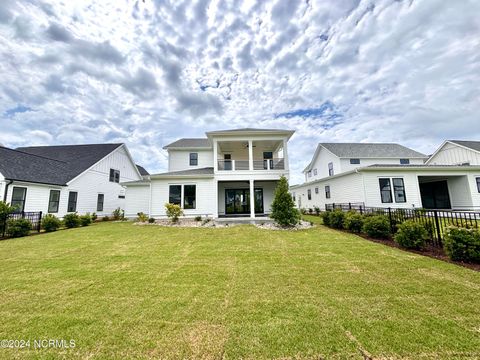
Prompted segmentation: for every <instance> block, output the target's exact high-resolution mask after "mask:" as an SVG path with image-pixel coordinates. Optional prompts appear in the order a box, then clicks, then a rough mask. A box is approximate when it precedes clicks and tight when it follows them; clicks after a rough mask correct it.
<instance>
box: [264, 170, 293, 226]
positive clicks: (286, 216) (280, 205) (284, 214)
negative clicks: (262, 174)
mask: <svg viewBox="0 0 480 360" xmlns="http://www.w3.org/2000/svg"><path fill="white" fill-rule="evenodd" d="M270 217H271V218H272V219H274V220H275V221H276V222H277V223H278V224H279V225H281V226H294V225H296V224H297V223H298V222H299V220H300V213H299V211H298V210H297V209H296V208H295V203H294V202H293V199H292V195H290V193H289V192H288V180H287V178H286V177H285V176H282V177H281V178H280V180H279V181H278V185H277V188H276V189H275V194H274V199H273V202H272V213H271V214H270Z"/></svg>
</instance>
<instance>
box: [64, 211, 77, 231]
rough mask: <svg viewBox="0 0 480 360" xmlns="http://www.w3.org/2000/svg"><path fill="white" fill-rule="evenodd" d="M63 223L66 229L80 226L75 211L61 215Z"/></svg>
mask: <svg viewBox="0 0 480 360" xmlns="http://www.w3.org/2000/svg"><path fill="white" fill-rule="evenodd" d="M63 223H64V225H65V227H66V228H67V229H71V228H76V227H79V226H80V216H78V214H77V213H70V214H67V215H65V216H64V217H63Z"/></svg>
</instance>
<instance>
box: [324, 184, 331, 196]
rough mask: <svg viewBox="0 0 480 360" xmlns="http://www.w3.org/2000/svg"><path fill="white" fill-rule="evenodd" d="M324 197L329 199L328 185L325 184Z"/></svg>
mask: <svg viewBox="0 0 480 360" xmlns="http://www.w3.org/2000/svg"><path fill="white" fill-rule="evenodd" d="M325 198H327V199H330V186H329V185H327V186H325Z"/></svg>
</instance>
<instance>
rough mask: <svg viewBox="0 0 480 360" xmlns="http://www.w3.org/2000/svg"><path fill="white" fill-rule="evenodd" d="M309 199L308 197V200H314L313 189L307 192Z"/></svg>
mask: <svg viewBox="0 0 480 360" xmlns="http://www.w3.org/2000/svg"><path fill="white" fill-rule="evenodd" d="M307 197H308V200H312V190H311V189H308V190H307Z"/></svg>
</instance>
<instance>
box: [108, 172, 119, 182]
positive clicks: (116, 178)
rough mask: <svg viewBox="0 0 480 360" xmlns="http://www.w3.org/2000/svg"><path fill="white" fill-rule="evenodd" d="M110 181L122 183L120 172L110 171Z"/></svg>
mask: <svg viewBox="0 0 480 360" xmlns="http://www.w3.org/2000/svg"><path fill="white" fill-rule="evenodd" d="M109 181H110V182H115V183H119V182H120V170H115V169H110V177H109Z"/></svg>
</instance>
